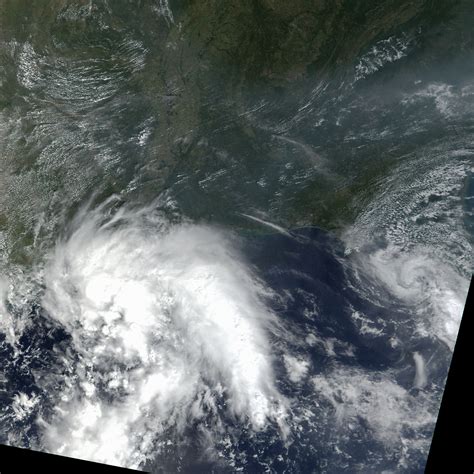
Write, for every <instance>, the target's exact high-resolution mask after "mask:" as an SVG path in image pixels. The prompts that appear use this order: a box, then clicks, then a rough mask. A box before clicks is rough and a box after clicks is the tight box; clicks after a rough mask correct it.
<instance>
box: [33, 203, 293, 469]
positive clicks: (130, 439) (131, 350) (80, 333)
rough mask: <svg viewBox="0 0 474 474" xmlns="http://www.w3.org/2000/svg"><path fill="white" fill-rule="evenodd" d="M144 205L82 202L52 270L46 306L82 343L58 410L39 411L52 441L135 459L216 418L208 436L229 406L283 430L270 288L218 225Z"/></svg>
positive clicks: (89, 453) (255, 423) (75, 451)
mask: <svg viewBox="0 0 474 474" xmlns="http://www.w3.org/2000/svg"><path fill="white" fill-rule="evenodd" d="M147 212H148V211H142V212H140V213H132V212H128V211H119V212H117V213H116V214H115V216H114V217H112V218H108V219H105V222H104V218H103V217H102V212H100V211H95V212H89V213H88V214H83V215H82V218H81V222H80V224H78V225H76V228H75V230H74V232H73V233H72V234H71V236H70V237H69V238H68V239H67V240H65V241H63V242H61V243H59V244H58V245H57V248H56V251H55V253H54V255H53V256H52V258H51V261H50V263H49V266H48V267H47V268H46V270H45V285H46V290H45V295H44V298H43V306H44V308H45V309H46V310H47V311H48V313H49V314H50V315H51V317H52V318H54V319H56V320H57V321H59V322H60V323H62V324H63V325H64V326H65V328H66V329H67V330H68V332H69V333H70V334H71V335H72V337H73V345H74V350H75V351H76V352H77V353H78V358H77V363H76V368H75V378H74V380H70V381H69V382H68V383H67V384H66V388H65V389H64V390H63V392H62V393H61V395H60V398H61V401H60V403H59V404H58V406H57V407H56V414H55V415H54V416H53V418H52V419H51V420H47V421H46V420H40V423H42V424H43V426H44V444H45V448H46V449H48V450H50V451H53V452H57V453H60V454H64V455H68V456H73V457H78V458H85V459H89V460H94V461H98V462H106V463H110V464H116V465H122V466H128V467H138V466H139V465H140V464H141V463H142V462H143V461H145V460H146V459H147V457H148V456H149V455H150V453H151V451H152V448H153V446H154V443H155V441H156V437H157V436H159V435H160V433H164V432H165V430H167V429H169V428H172V429H173V430H177V432H178V433H180V432H183V430H184V429H185V427H186V426H187V425H189V423H190V421H191V422H198V423H199V421H200V420H201V421H202V420H204V418H206V422H208V421H209V419H211V420H212V422H211V424H210V425H209V424H207V426H208V427H209V433H208V434H209V435H210V438H212V436H214V435H216V434H218V432H219V430H220V429H223V428H220V427H222V426H225V423H222V420H221V417H222V416H226V417H227V416H230V417H234V418H235V419H238V420H239V421H242V422H244V423H247V422H248V423H249V426H250V427H251V428H252V429H254V430H256V431H258V430H261V429H264V428H265V427H266V425H267V424H268V423H270V422H271V423H276V424H277V425H279V426H280V428H281V430H282V432H283V433H284V432H285V431H286V428H285V426H286V415H285V413H286V402H285V400H284V398H283V397H282V396H281V395H280V394H279V392H278V391H277V389H276V388H275V385H274V375H273V371H272V355H271V347H270V345H269V341H268V339H267V331H268V330H269V328H270V327H271V325H272V320H273V318H274V316H273V315H272V314H271V313H270V312H269V311H268V310H267V309H266V307H265V305H264V304H263V302H262V294H264V293H265V291H266V290H265V288H264V287H263V285H262V284H261V283H260V282H259V281H258V279H256V277H255V276H254V275H252V273H251V272H250V271H249V269H248V268H247V267H246V265H245V264H243V263H242V262H241V261H240V260H239V258H238V256H237V255H236V253H235V251H234V250H233V249H232V246H231V245H230V244H229V243H228V242H227V241H226V238H225V237H224V236H223V235H222V234H220V233H219V232H217V231H216V230H215V229H210V228H208V227H205V226H198V225H191V224H180V225H176V226H174V227H173V226H171V227H168V228H165V227H163V226H162V225H161V226H160V223H159V221H158V220H157V219H156V218H154V217H153V215H152V213H150V214H147ZM223 414H224V415H223ZM203 426H204V423H203ZM155 454H156V453H155Z"/></svg>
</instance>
